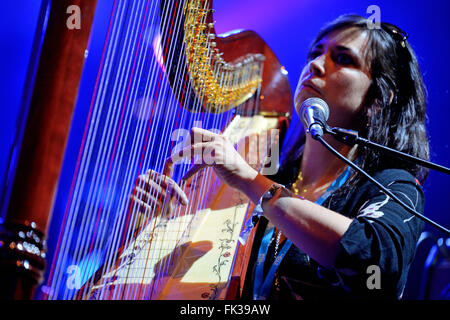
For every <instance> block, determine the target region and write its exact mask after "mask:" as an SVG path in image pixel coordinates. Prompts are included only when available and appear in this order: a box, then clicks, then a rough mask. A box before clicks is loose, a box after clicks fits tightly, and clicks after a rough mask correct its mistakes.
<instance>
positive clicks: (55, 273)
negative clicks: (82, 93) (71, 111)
mask: <svg viewBox="0 0 450 320" xmlns="http://www.w3.org/2000/svg"><path fill="white" fill-rule="evenodd" d="M116 9H117V2H116V1H115V2H114V4H113V10H112V14H111V18H110V21H109V25H108V31H107V35H106V39H107V40H109V39H110V37H111V31H112V28H111V27H112V22H113V17H114V15H115V14H117V11H116ZM106 43H107V42H105V45H104V47H103V52H102V57H101V62H100V68H99V71H98V73H97V78H96V82H95V89H94V94H93V96H92V99H91V104H90V107H89V113H88V116H87V121H86V125H85V129H84V132H83V138H82V143H81V145H82V147H81V148H80V152H79V154H78V157H77V163H76V168H75V173H74V175H73V178H72V183H71V187H70V192H69V196H68V200H67V203H66V208H65V211H64V218H63V223H62V226H63V228H61V231H60V233H59V236H58V241H57V246H56V250H55V253H54V257H53V263H52V267H51V269H50V274H49V277H48V281H47V287H49V288H50V290H49V293H48V298H50V299H52V298H55V297H57V294H58V288H59V284H60V283H61V277H62V274H61V272H60V271H61V269H55V267H56V265H57V264H58V265H59V266H61V265H63V264H64V262H65V259H66V255H65V254H64V251H65V245H66V244H67V241H66V240H67V236H68V234H71V232H70V228H64V226H66V225H67V224H69V225H72V224H73V221H72V220H73V218H74V215H73V212H74V211H73V206H74V205H75V203H76V201H74V199H75V197H76V194H78V192H79V189H80V184H81V183H83V182H84V181H85V180H84V179H81V177H82V175H81V174H79V172H81V171H82V170H83V169H82V168H83V167H84V162H85V160H86V152H85V150H86V149H85V147H86V144H89V142H90V140H89V139H87V135H88V132H90V131H91V130H92V126H93V124H94V121H90V120H91V119H94V118H95V116H96V114H95V111H96V109H95V108H94V103H95V101H97V99H98V98H99V96H98V95H97V96H96V94H95V93H96V92H97V90H98V87H99V83H100V76H102V77H103V76H104V73H102V70H103V68H104V67H105V57H106V56H107V55H109V54H110V50H111V47H109V48H108V49H107V46H106ZM88 128H89V129H88ZM63 231H64V234H63ZM61 251H62V252H63V253H61ZM58 254H59V255H58ZM61 258H62V259H61ZM61 260H62V261H61ZM55 286H57V288H55Z"/></svg>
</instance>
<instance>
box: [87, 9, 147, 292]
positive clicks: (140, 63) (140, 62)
mask: <svg viewBox="0 0 450 320" xmlns="http://www.w3.org/2000/svg"><path fill="white" fill-rule="evenodd" d="M153 10H154V9H153ZM150 16H154V15H150ZM140 20H142V21H143V25H144V22H145V19H142V17H140V19H139V21H140ZM132 29H133V28H132ZM141 34H142V32H141ZM140 38H141V37H140ZM142 50H144V51H143V52H144V53H141V54H140V56H142V57H140V58H139V59H137V61H138V62H137V66H138V72H137V77H136V78H137V79H139V78H140V77H141V74H142V69H143V67H144V65H145V59H146V56H147V54H148V50H145V49H142ZM134 87H135V82H133V88H134ZM133 92H134V93H133ZM135 95H136V90H134V89H132V95H131V97H132V98H131V99H130V100H131V101H134V100H135V98H134V96H135ZM135 105H136V103H135V104H134V106H132V107H131V108H129V110H130V115H131V113H132V112H133V108H134V107H135ZM141 125H142V122H141V123H140V124H139V125H138V129H137V130H136V131H135V133H134V137H133V139H132V141H139V140H140V139H141V137H140V136H141V135H142V134H141V132H142V130H141V129H142V126H141ZM125 128H126V129H125V130H126V132H125V135H124V136H125V137H126V136H128V125H126V126H125ZM123 145H125V144H123ZM137 145H138V143H135V144H133V145H132V150H131V154H132V155H134V154H136V150H137V149H136V146H137ZM132 159H133V156H130V157H129V160H128V163H126V164H125V165H122V166H121V167H125V168H132V167H133V165H132V163H133V161H132ZM121 167H118V169H117V171H118V172H119V171H120V170H121ZM125 171H126V178H125V181H129V180H130V178H131V176H130V172H132V171H133V170H132V169H131V170H125ZM127 184H128V183H127ZM125 193H126V188H125V185H124V184H122V188H121V191H120V196H119V199H121V201H122V202H121V203H122V204H123V205H124V200H125V199H126V197H125ZM123 205H121V206H120V207H121V208H122V207H123ZM116 225H121V223H119V224H116ZM119 229H120V228H119ZM116 230H117V228H116ZM115 234H117V232H115ZM111 239H112V241H110V242H109V243H110V244H111V243H114V240H115V239H116V235H114V236H112V238H111ZM106 252H107V253H109V250H106ZM90 281H91V283H90V284H92V281H93V279H92V278H91V280H90ZM85 288H86V287H85Z"/></svg>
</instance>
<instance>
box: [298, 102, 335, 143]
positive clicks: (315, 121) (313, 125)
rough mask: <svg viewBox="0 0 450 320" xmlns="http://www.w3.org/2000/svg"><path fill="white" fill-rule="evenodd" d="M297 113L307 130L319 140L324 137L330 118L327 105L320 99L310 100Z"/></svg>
mask: <svg viewBox="0 0 450 320" xmlns="http://www.w3.org/2000/svg"><path fill="white" fill-rule="evenodd" d="M297 113H298V115H299V117H300V120H301V122H302V123H303V125H304V127H305V129H306V131H307V132H309V134H310V135H311V137H313V138H314V139H316V140H317V138H318V137H321V136H323V129H324V127H325V125H326V123H327V120H328V117H329V116H330V109H329V108H328V105H327V103H326V102H325V101H324V100H322V99H319V98H308V99H306V100H305V101H303V103H302V104H301V106H300V108H298V109H297Z"/></svg>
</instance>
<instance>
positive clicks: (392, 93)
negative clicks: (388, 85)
mask: <svg viewBox="0 0 450 320" xmlns="http://www.w3.org/2000/svg"><path fill="white" fill-rule="evenodd" d="M392 101H394V91H392V90H389V105H391V104H392Z"/></svg>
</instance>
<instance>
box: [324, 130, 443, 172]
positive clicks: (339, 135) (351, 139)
mask: <svg viewBox="0 0 450 320" xmlns="http://www.w3.org/2000/svg"><path fill="white" fill-rule="evenodd" d="M324 131H325V133H328V134H331V135H332V136H333V137H334V138H335V139H336V140H338V141H340V142H343V143H345V144H347V145H349V146H353V145H355V144H359V145H362V146H365V147H368V148H371V149H375V150H379V151H381V152H384V153H386V154H389V155H391V156H394V157H397V158H400V159H403V160H406V161H409V162H412V163H415V164H418V165H421V166H424V167H427V168H429V169H433V170H436V171H440V172H443V173H446V174H450V169H449V168H446V167H444V166H441V165H439V164H436V163H433V162H430V161H427V160H424V159H421V158H418V157H415V156H412V155H409V154H407V153H404V152H401V151H398V150H395V149H392V148H389V147H386V146H383V145H380V144H378V143H375V142H372V141H370V140H367V139H364V138H361V137H360V136H359V134H358V132H357V131H354V130H347V129H342V128H330V127H329V126H327V125H324Z"/></svg>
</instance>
